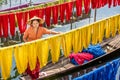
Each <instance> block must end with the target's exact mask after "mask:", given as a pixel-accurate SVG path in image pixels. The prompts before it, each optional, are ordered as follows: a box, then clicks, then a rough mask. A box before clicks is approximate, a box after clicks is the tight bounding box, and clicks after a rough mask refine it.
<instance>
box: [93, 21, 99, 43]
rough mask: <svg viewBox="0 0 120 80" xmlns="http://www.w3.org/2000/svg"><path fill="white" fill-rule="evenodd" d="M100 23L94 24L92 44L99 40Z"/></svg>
mask: <svg viewBox="0 0 120 80" xmlns="http://www.w3.org/2000/svg"><path fill="white" fill-rule="evenodd" d="M98 31H99V28H98V23H95V24H93V25H92V44H93V45H95V44H97V42H98Z"/></svg>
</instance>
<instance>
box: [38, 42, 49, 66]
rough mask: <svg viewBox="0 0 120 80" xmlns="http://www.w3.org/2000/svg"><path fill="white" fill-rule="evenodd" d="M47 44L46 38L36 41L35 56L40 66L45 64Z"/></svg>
mask: <svg viewBox="0 0 120 80" xmlns="http://www.w3.org/2000/svg"><path fill="white" fill-rule="evenodd" d="M48 53H49V46H48V40H44V41H39V42H37V56H38V59H39V62H40V68H42V67H44V66H46V64H47V62H48Z"/></svg>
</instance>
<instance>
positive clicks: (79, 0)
mask: <svg viewBox="0 0 120 80" xmlns="http://www.w3.org/2000/svg"><path fill="white" fill-rule="evenodd" d="M76 14H77V16H81V14H82V0H76Z"/></svg>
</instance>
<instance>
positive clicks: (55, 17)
mask: <svg viewBox="0 0 120 80" xmlns="http://www.w3.org/2000/svg"><path fill="white" fill-rule="evenodd" d="M52 16H53V23H54V24H57V23H58V5H56V6H53V7H52Z"/></svg>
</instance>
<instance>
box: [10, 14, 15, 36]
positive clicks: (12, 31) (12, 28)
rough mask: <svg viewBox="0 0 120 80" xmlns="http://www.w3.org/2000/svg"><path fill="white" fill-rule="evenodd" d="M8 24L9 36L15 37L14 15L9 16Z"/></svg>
mask: <svg viewBox="0 0 120 80" xmlns="http://www.w3.org/2000/svg"><path fill="white" fill-rule="evenodd" d="M9 22H10V34H11V35H12V36H14V35H15V14H13V13H11V14H9Z"/></svg>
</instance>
